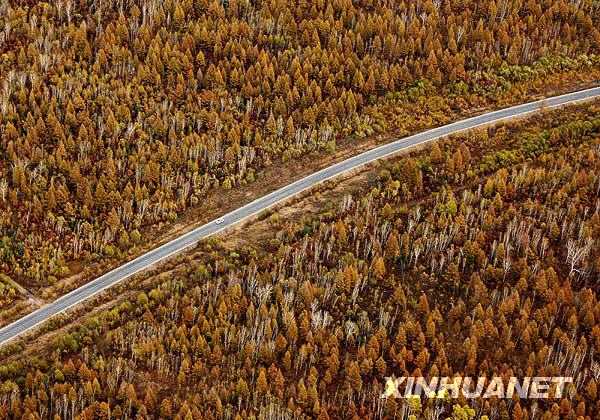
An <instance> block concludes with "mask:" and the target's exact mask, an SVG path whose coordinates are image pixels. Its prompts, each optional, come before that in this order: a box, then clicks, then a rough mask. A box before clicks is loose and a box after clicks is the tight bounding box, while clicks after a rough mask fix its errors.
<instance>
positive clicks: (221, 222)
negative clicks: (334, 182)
mask: <svg viewBox="0 0 600 420" xmlns="http://www.w3.org/2000/svg"><path fill="white" fill-rule="evenodd" d="M599 96H600V87H596V88H592V89H587V90H582V91H578V92H573V93H569V94H566V95H561V96H555V97H551V98H546V99H544V100H541V101H536V102H530V103H526V104H523V105H517V106H514V107H511V108H506V109H501V110H499V111H494V112H489V113H486V114H482V115H479V116H476V117H472V118H468V119H466V120H462V121H457V122H455V123H452V124H448V125H445V126H442V127H438V128H434V129H431V130H428V131H425V132H422V133H419V134H415V135H412V136H409V137H405V138H402V139H399V140H396V141H394V142H392V143H388V144H385V145H383V146H380V147H377V148H375V149H372V150H369V151H366V152H364V153H361V154H359V155H357V156H354V157H351V158H349V159H346V160H344V161H342V162H339V163H337V164H335V165H332V166H329V167H327V168H325V169H322V170H320V171H318V172H315V173H313V174H311V175H308V176H307V177H305V178H302V179H300V180H298V181H296V182H294V183H292V184H289V185H286V186H285V187H282V188H280V189H278V190H276V191H273V192H272V193H270V194H267V195H265V196H264V197H261V198H259V199H257V200H254V201H252V202H251V203H249V204H246V205H245V206H243V207H240V208H238V209H237V210H234V211H232V212H230V213H227V214H225V215H223V216H222V217H220V218H219V219H216V220H213V221H212V222H209V223H207V224H205V225H203V226H200V227H198V228H196V229H194V230H192V231H190V232H188V233H186V234H184V235H182V236H180V237H178V238H176V239H174V240H172V241H171V242H168V243H166V244H164V245H162V246H159V247H158V248H155V249H153V250H152V251H149V252H147V253H146V254H143V255H141V256H140V257H138V258H136V259H134V260H132V261H130V262H128V263H126V264H123V265H122V266H120V267H118V268H116V269H114V270H112V271H110V272H108V273H106V274H104V275H102V276H100V277H98V278H97V279H95V280H93V281H91V282H89V283H87V284H85V285H83V286H81V287H80V288H78V289H75V290H73V291H72V292H70V293H68V294H66V295H64V296H62V297H60V298H58V299H57V300H55V301H54V302H52V303H50V304H47V305H45V306H43V307H41V308H40V309H38V310H36V311H35V312H32V313H30V314H29V315H27V316H24V317H23V318H20V319H18V320H16V321H14V322H13V323H11V324H9V325H7V326H5V327H3V328H2V329H0V346H1V345H3V344H5V343H7V342H8V341H10V340H12V339H14V338H16V337H18V336H20V335H21V334H23V333H24V332H26V331H28V330H30V329H32V328H33V327H35V326H38V325H40V324H41V323H43V322H44V321H46V320H48V319H50V318H51V317H53V316H54V315H57V314H59V313H61V312H64V311H65V310H67V309H68V308H71V307H73V306H75V305H77V304H79V303H81V302H83V301H85V300H86V299H89V298H90V297H92V296H94V295H96V294H97V293H99V292H101V291H103V290H104V289H106V288H108V287H111V286H113V285H115V284H117V283H119V282H121V281H123V280H125V279H127V278H129V277H131V276H132V275H133V274H135V273H138V272H140V271H142V270H145V269H147V268H149V267H150V266H152V265H153V264H156V263H158V262H159V261H164V260H165V259H166V258H168V257H170V256H172V255H175V254H177V253H180V252H182V251H184V250H185V249H186V248H189V247H192V246H194V245H195V244H196V243H197V242H198V241H199V240H200V239H203V238H206V237H207V236H210V235H213V234H215V233H217V232H219V231H221V230H223V229H226V228H228V227H230V226H233V225H235V224H236V223H239V222H240V221H242V220H243V219H245V218H248V217H250V216H254V215H256V214H257V213H260V212H261V211H263V210H265V209H267V208H269V207H271V206H273V205H274V204H276V203H278V202H280V201H283V200H286V199H288V198H290V197H292V196H294V195H296V194H298V193H300V192H302V191H304V190H306V189H308V188H311V187H313V186H315V185H317V184H319V183H321V182H323V181H325V180H327V179H330V178H333V177H335V176H338V175H340V174H343V173H345V172H348V171H350V170H352V169H355V168H358V167H360V166H362V165H365V164H367V163H370V162H373V161H376V160H378V159H381V158H383V157H386V156H390V155H393V154H395V153H398V152H400V151H402V150H404V149H407V148H410V147H412V146H415V145H419V144H423V143H426V142H429V141H432V140H436V139H438V138H440V137H444V136H447V135H449V134H453V133H457V132H460V131H464V130H469V129H472V128H475V127H478V126H482V125H487V124H492V123H496V122H500V121H502V120H508V119H511V118H515V117H521V116H524V115H526V114H528V113H531V112H535V111H539V110H540V109H542V108H545V109H547V108H553V107H558V106H562V105H567V104H571V103H574V102H578V101H585V100H589V99H592V98H595V97H599Z"/></svg>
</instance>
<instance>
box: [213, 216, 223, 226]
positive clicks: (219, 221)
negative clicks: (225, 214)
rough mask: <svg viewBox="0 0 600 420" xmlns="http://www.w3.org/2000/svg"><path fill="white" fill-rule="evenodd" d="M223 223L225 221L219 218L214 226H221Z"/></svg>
mask: <svg viewBox="0 0 600 420" xmlns="http://www.w3.org/2000/svg"><path fill="white" fill-rule="evenodd" d="M224 221H225V219H223V218H222V217H219V218H218V219H217V220H215V224H216V225H222V224H223V222H224Z"/></svg>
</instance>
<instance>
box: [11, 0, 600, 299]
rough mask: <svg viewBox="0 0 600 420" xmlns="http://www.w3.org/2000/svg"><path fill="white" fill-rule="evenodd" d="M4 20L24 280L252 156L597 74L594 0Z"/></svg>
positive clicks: (146, 232)
mask: <svg viewBox="0 0 600 420" xmlns="http://www.w3.org/2000/svg"><path fill="white" fill-rule="evenodd" d="M0 28H2V29H1V30H0V111H1V112H0V268H1V269H2V272H3V273H5V275H7V276H10V278H11V279H12V280H14V281H17V282H19V283H20V284H21V285H22V286H24V287H26V288H27V289H28V290H30V291H32V292H33V293H36V291H38V290H41V288H43V287H47V286H52V285H53V284H55V283H56V282H57V281H58V280H60V279H64V278H67V277H69V276H70V275H72V274H77V270H78V267H80V266H81V265H86V264H88V263H89V262H91V261H99V260H104V259H109V260H110V259H112V260H113V261H115V262H118V261H120V260H122V259H126V258H127V257H128V255H129V254H128V252H130V251H131V250H132V249H133V248H135V247H136V246H138V245H141V244H145V243H148V241H152V239H153V237H152V232H154V229H155V228H156V227H157V226H158V227H160V226H166V225H169V224H171V223H173V222H174V221H176V220H177V219H178V217H180V216H181V215H182V214H184V213H185V212H186V211H187V210H188V209H190V208H200V209H202V208H203V206H204V205H205V204H206V202H205V200H206V196H207V192H208V191H212V190H215V189H221V190H222V191H226V190H228V189H231V188H244V186H247V185H249V184H252V182H254V180H255V179H256V177H257V176H260V171H261V169H263V168H265V167H268V166H272V165H279V166H281V168H282V171H283V173H284V174H286V172H285V163H286V162H289V161H293V160H295V159H297V158H299V157H301V156H304V155H305V154H307V153H313V152H316V153H327V152H328V151H331V150H334V149H335V148H336V145H337V144H339V143H341V142H342V141H346V140H347V139H354V140H353V141H354V142H355V143H358V142H360V141H361V139H363V138H366V137H370V136H374V135H377V134H381V133H395V134H398V135H402V134H406V133H408V132H411V131H413V130H415V129H422V128H425V127H428V126H431V125H435V124H439V123H441V122H444V121H447V120H448V119H449V118H450V117H451V116H453V115H458V114H461V113H465V112H468V111H470V110H481V109H486V108H494V107H497V106H499V105H503V104H507V103H515V102H520V101H523V100H524V99H526V98H528V97H529V96H531V95H536V94H540V93H542V94H543V93H546V90H547V89H555V90H557V91H560V90H563V91H564V90H568V89H570V88H572V87H573V86H574V85H577V84H578V83H583V82H591V81H593V80H597V79H599V78H600V56H598V55H597V54H598V49H599V46H600V31H599V29H598V28H600V12H599V7H598V3H597V1H593V0H581V1H576V2H575V1H566V0H559V1H555V0H545V1H533V0H529V1H521V0H498V1H495V0H491V1H490V0H477V1H470V2H466V1H449V0H443V1H442V0H435V1H432V0H426V1H422V0H418V1H414V2H412V1H410V2H409V1H377V2H374V1H372V0H361V1H350V0H334V1H327V2H326V1H323V0H317V1H314V2H306V1H304V0H300V1H286V0H270V1H250V0H229V1H218V0H198V1H191V0H167V1H157V0H135V1H134V0H119V1H106V0H95V1H84V0H79V1H75V0H60V1H55V2H48V3H47V2H42V1H36V0H28V1H16V0H7V1H3V2H2V3H1V4H0ZM351 143H352V142H351ZM282 176H283V175H282ZM288 176H289V174H288ZM76 262H77V264H76ZM11 289H12V288H10V287H7V286H3V287H2V288H1V289H0V305H2V306H3V307H4V308H6V307H7V306H6V303H5V302H10V301H11V300H12V299H14V297H13V298H11V296H12V292H11ZM20 298H23V296H20Z"/></svg>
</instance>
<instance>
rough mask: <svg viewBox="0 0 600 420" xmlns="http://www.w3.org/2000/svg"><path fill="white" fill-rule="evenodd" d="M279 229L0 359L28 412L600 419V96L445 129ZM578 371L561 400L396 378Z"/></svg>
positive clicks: (8, 404) (22, 410) (195, 259)
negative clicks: (442, 394) (409, 394)
mask: <svg viewBox="0 0 600 420" xmlns="http://www.w3.org/2000/svg"><path fill="white" fill-rule="evenodd" d="M267 220H268V222H269V223H270V224H271V233H270V237H271V240H270V241H260V242H259V243H257V244H256V246H255V247H253V248H249V247H241V248H239V249H231V248H226V247H224V246H222V245H221V242H220V241H219V239H210V240H206V241H204V242H202V243H200V244H199V245H198V247H197V249H196V250H195V254H194V255H193V256H190V257H188V258H186V259H185V261H184V262H183V263H181V264H178V265H177V266H176V267H175V268H174V269H170V270H168V271H167V272H166V274H165V276H162V277H160V278H159V280H158V281H157V283H156V284H155V285H154V286H152V287H149V288H146V289H140V290H139V291H138V292H136V293H137V295H136V297H135V298H134V299H130V300H127V301H124V302H121V303H120V304H118V305H114V306H112V307H110V308H109V309H107V310H105V311H102V312H101V314H99V315H97V316H96V315H94V316H90V317H87V318H86V319H84V320H83V321H82V322H81V323H79V325H78V326H76V327H74V328H72V329H71V330H68V331H64V332H63V333H61V334H59V335H58V336H57V338H56V339H55V340H54V342H53V344H52V345H51V346H50V348H49V349H48V350H47V353H41V354H34V355H31V356H30V357H27V358H22V357H21V358H18V359H15V358H12V359H6V361H5V362H4V363H3V364H2V365H1V366H0V380H1V385H0V416H4V417H6V416H8V417H10V418H27V419H37V418H54V419H65V418H68V419H70V418H81V419H87V418H89V419H92V418H123V419H124V418H164V419H169V418H174V419H221V418H224V419H246V418H257V419H276V418H282V419H283V418H318V419H329V418H347V419H361V418H373V419H376V418H381V419H392V418H400V419H438V418H442V419H446V418H451V419H455V420H459V419H475V418H477V419H516V420H524V419H543V420H551V419H574V420H581V419H584V420H587V419H596V418H597V413H598V412H600V401H599V400H598V389H597V386H598V380H599V379H600V364H599V363H598V362H597V360H598V356H599V353H600V324H599V323H598V320H597V319H596V318H597V317H600V305H599V303H598V297H597V293H598V286H597V281H596V279H597V278H598V275H599V274H600V246H599V240H600V102H596V103H593V104H585V105H579V106H577V107H571V108H569V109H566V110H556V111H547V112H545V113H543V114H539V115H537V116H534V117H531V118H530V119H528V120H521V121H516V122H512V123H509V124H500V125H496V126H493V127H489V128H487V129H483V130H479V131H474V132H470V133H466V134H462V135H458V136H453V137H452V138H448V139H445V140H443V141H441V142H439V143H434V144H433V145H432V146H430V147H428V148H427V149H424V150H420V151H414V152H412V153H410V154H409V155H407V156H403V157H400V158H397V159H395V160H392V161H390V162H388V163H386V164H385V165H384V166H383V167H380V168H379V169H373V170H372V175H371V176H370V181H369V187H368V188H367V189H359V190H357V191H351V190H349V191H348V192H347V193H346V194H345V195H344V196H343V198H341V199H339V200H338V201H337V202H335V203H333V205H332V206H328V205H327V204H324V207H323V209H322V211H319V212H318V213H316V214H314V215H313V216H311V217H308V216H307V217H305V218H302V219H301V220H290V219H287V218H285V217H280V218H278V217H274V216H271V217H269V218H268V219H267ZM391 374H395V375H396V376H403V375H407V376H408V375H412V376H422V375H432V376H436V375H440V376H441V375H444V376H454V375H459V374H463V375H470V376H486V377H489V376H492V375H493V376H503V377H504V376H524V375H525V374H529V375H536V376H559V375H564V376H572V377H573V378H574V383H573V384H570V385H568V386H567V390H566V395H565V396H564V398H562V399H561V400H519V399H518V398H517V397H514V398H513V399H509V400H498V399H491V400H469V401H460V400H459V401H445V400H436V399H433V400H430V399H425V400H422V401H416V402H415V401H413V402H411V403H406V401H403V400H395V399H387V400H385V399H380V398H379V396H380V394H381V393H382V390H383V383H384V378H385V376H388V375H391Z"/></svg>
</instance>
